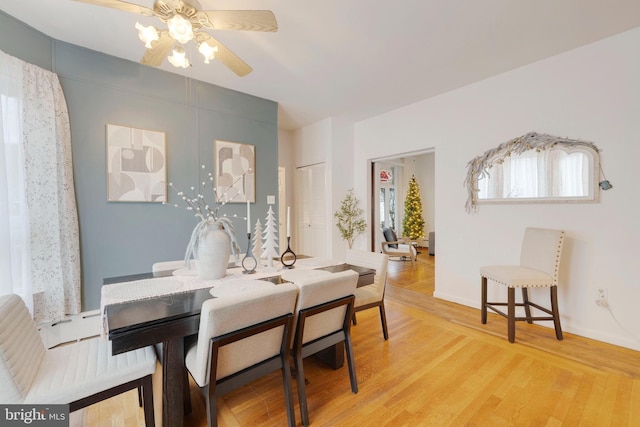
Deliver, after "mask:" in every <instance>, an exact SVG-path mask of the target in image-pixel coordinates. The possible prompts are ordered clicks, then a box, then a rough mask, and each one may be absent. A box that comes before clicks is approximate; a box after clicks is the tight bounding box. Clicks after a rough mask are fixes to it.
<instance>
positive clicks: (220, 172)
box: [215, 141, 256, 203]
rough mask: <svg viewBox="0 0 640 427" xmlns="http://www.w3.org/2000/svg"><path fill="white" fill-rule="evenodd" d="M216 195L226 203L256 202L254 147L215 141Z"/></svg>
mask: <svg viewBox="0 0 640 427" xmlns="http://www.w3.org/2000/svg"><path fill="white" fill-rule="evenodd" d="M215 162H216V163H215V164H216V193H217V195H218V197H219V198H221V200H224V201H227V202H228V203H241V202H247V201H249V202H255V201H256V147H255V146H253V145H249V144H241V143H239V142H228V141H216V158H215Z"/></svg>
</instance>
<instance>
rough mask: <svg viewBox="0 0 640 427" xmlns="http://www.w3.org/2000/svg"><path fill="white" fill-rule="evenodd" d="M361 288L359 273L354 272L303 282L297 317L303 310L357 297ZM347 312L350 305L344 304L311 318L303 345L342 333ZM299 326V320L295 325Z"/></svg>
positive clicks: (306, 324)
mask: <svg viewBox="0 0 640 427" xmlns="http://www.w3.org/2000/svg"><path fill="white" fill-rule="evenodd" d="M357 284H358V273H356V272H355V271H353V270H347V271H342V272H340V273H333V274H328V275H324V276H316V277H310V278H308V279H302V280H299V281H297V282H296V286H297V287H298V289H299V291H298V292H299V293H298V302H297V304H296V311H295V313H296V315H297V314H298V313H299V312H300V311H301V310H305V309H308V308H311V307H316V306H318V305H321V304H324V303H327V302H330V301H335V300H337V299H340V298H343V297H346V296H350V295H353V294H354V293H355V290H356V286H357ZM346 312H347V305H346V304H343V305H340V306H338V307H336V308H333V309H330V310H327V311H322V312H320V313H318V314H316V315H313V316H310V317H308V318H307V319H306V320H305V325H304V331H303V336H302V344H305V343H307V342H309V341H313V340H315V339H316V338H320V337H323V336H325V335H329V334H331V333H333V332H336V331H339V330H342V329H343V328H344V324H345V323H344V322H345V315H346ZM297 323H298V322H297V317H296V320H295V322H294V324H295V325H297ZM294 335H295V334H294Z"/></svg>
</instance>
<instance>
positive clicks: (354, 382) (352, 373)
mask: <svg viewBox="0 0 640 427" xmlns="http://www.w3.org/2000/svg"><path fill="white" fill-rule="evenodd" d="M380 307H382V306H380ZM385 339H386V338H385ZM344 346H345V350H346V352H347V365H349V380H350V381H351V391H352V392H353V393H355V394H357V393H358V378H357V377H356V363H355V360H354V358H353V347H352V345H351V334H349V333H347V334H346V335H345V339H344Z"/></svg>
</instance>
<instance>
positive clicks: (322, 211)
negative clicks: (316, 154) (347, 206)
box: [293, 163, 329, 258]
mask: <svg viewBox="0 0 640 427" xmlns="http://www.w3.org/2000/svg"><path fill="white" fill-rule="evenodd" d="M326 210H327V199H326V181H325V165H324V163H319V164H316V165H311V166H304V167H301V168H298V169H296V227H295V229H296V231H297V233H296V234H297V238H296V243H297V250H296V249H294V250H293V251H294V252H295V253H296V254H302V255H309V256H313V257H319V258H327V239H328V238H329V237H328V236H327V235H326V234H327V231H326V216H327V214H326Z"/></svg>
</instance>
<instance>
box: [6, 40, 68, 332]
mask: <svg viewBox="0 0 640 427" xmlns="http://www.w3.org/2000/svg"><path fill="white" fill-rule="evenodd" d="M0 101H1V102H0V139H1V141H0V165H1V166H2V167H1V168H0V294H6V293H16V294H18V295H20V296H21V297H22V298H23V299H24V300H25V303H26V304H27V306H28V307H30V309H31V311H32V314H33V315H34V318H35V319H36V321H38V322H43V321H54V320H59V319H61V318H62V317H64V315H65V314H75V313H78V312H79V311H80V250H79V238H78V217H77V211H76V203H75V193H74V189H73V170H72V160H71V133H70V128H69V115H68V112H67V106H66V102H65V99H64V95H63V93H62V88H61V86H60V82H59V80H58V76H57V75H56V74H54V73H52V72H50V71H47V70H44V69H42V68H39V67H36V66H35V65H31V64H28V63H26V62H24V61H21V60H19V59H17V58H14V57H12V56H10V55H7V54H5V53H4V52H0Z"/></svg>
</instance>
